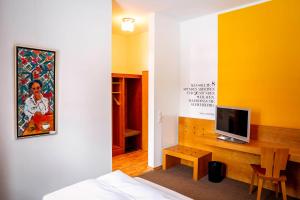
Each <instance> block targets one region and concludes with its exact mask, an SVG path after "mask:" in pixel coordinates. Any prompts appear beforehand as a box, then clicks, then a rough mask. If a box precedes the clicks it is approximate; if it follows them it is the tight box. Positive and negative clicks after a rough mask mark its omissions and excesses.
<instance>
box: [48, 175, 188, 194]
mask: <svg viewBox="0 0 300 200" xmlns="http://www.w3.org/2000/svg"><path fill="white" fill-rule="evenodd" d="M99 199H105V200H106V199H107V200H120V199H121V200H139V199H143V200H148V199H149V200H150V199H154V200H190V198H188V197H186V196H184V195H181V194H179V193H177V192H175V191H172V190H170V189H167V188H165V187H162V186H160V185H157V184H155V183H152V182H150V181H147V180H144V179H142V178H132V177H130V176H128V175H126V174H124V173H123V172H121V171H114V172H111V173H109V174H106V175H103V176H100V177H99V178H96V179H89V180H85V181H82V182H79V183H76V184H74V185H71V186H68V187H65V188H62V189H60V190H58V191H55V192H52V193H50V194H47V195H45V196H44V197H43V200H99Z"/></svg>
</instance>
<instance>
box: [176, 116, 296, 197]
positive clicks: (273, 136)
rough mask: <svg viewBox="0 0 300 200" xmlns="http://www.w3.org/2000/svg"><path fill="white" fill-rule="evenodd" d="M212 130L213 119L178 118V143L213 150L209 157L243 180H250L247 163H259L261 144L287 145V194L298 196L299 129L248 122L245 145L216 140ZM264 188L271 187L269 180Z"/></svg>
mask: <svg viewBox="0 0 300 200" xmlns="http://www.w3.org/2000/svg"><path fill="white" fill-rule="evenodd" d="M214 129H215V123H214V121H213V120H203V119H193V118H185V117H180V118H179V132H178V143H179V145H184V146H188V147H192V148H195V149H200V150H205V151H209V152H212V160H216V161H220V162H222V163H225V164H226V167H227V171H226V176H227V177H228V178H231V179H235V180H239V181H242V182H245V183H250V181H251V174H252V169H251V167H250V164H260V149H261V147H263V146H266V147H288V148H289V149H290V158H289V162H288V164H287V174H286V175H287V194H288V195H290V196H293V197H296V198H299V199H300V129H291V128H281V127H272V126H262V125H251V140H250V141H251V142H250V143H248V144H236V143H231V142H227V141H222V140H218V139H217V138H216V137H217V135H216V134H215V132H214ZM185 164H188V165H190V164H191V163H185ZM264 187H265V188H268V189H271V190H272V189H273V187H272V184H270V183H268V182H266V184H265V185H264Z"/></svg>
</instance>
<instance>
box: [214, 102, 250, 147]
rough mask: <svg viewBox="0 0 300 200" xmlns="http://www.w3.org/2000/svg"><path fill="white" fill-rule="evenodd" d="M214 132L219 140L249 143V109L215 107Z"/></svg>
mask: <svg viewBox="0 0 300 200" xmlns="http://www.w3.org/2000/svg"><path fill="white" fill-rule="evenodd" d="M216 132H217V133H218V134H220V135H221V136H220V137H219V139H222V140H227V141H232V142H241V143H243V142H244V143H245V142H248V143H249V141H250V109H244V108H234V107H224V106H217V107H216Z"/></svg>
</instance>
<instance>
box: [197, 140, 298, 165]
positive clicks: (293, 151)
mask: <svg viewBox="0 0 300 200" xmlns="http://www.w3.org/2000/svg"><path fill="white" fill-rule="evenodd" d="M201 144H206V145H209V146H213V147H219V148H225V149H230V150H235V151H240V152H244V153H250V154H255V155H259V156H260V149H261V147H276V148H280V147H282V148H289V149H290V157H289V161H293V162H297V163H300V148H299V147H298V148H297V147H293V146H289V145H284V144H278V143H272V142H263V141H258V140H251V141H250V143H245V144H238V143H233V142H228V141H223V140H219V139H217V137H216V136H215V137H212V136H208V137H206V138H201Z"/></svg>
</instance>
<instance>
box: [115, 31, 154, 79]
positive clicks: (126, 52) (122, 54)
mask: <svg viewBox="0 0 300 200" xmlns="http://www.w3.org/2000/svg"><path fill="white" fill-rule="evenodd" d="M145 70H148V32H144V33H139V34H134V35H120V34H113V35H112V72H113V73H127V74H141V73H142V71H145Z"/></svg>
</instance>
